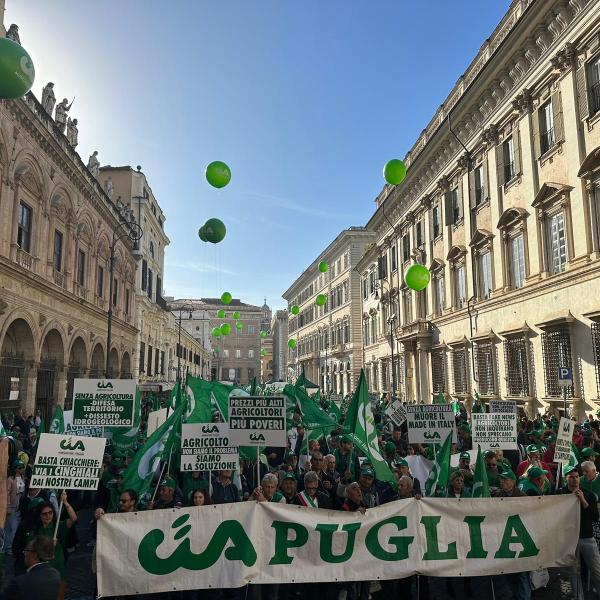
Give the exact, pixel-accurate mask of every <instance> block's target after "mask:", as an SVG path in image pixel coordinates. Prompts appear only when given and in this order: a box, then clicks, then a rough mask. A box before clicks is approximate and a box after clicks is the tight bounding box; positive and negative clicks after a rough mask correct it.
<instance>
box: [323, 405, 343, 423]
mask: <svg viewBox="0 0 600 600" xmlns="http://www.w3.org/2000/svg"><path fill="white" fill-rule="evenodd" d="M326 412H327V414H328V415H329V416H330V417H331V419H332V420H333V421H335V422H336V423H341V421H342V413H341V412H340V409H339V408H338V405H337V404H336V403H335V402H334V401H333V400H330V401H329V406H328V407H327V411H326Z"/></svg>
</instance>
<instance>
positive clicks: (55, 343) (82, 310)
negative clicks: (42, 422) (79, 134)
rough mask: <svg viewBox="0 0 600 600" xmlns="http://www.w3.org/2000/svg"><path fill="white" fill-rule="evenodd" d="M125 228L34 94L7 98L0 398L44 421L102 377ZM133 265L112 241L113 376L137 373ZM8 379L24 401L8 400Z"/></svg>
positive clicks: (127, 251)
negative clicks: (87, 380)
mask: <svg viewBox="0 0 600 600" xmlns="http://www.w3.org/2000/svg"><path fill="white" fill-rule="evenodd" d="M127 227H128V225H127V224H126V223H125V218H124V216H123V213H121V212H119V211H118V209H117V206H116V205H115V203H114V202H113V201H112V200H111V198H110V197H109V196H108V195H107V194H106V193H105V192H104V190H103V189H102V187H101V186H100V184H99V183H98V181H97V180H96V178H95V177H94V176H93V175H92V174H91V173H90V171H89V170H88V169H87V167H86V166H85V165H84V163H83V162H82V161H81V158H80V157H79V155H78V154H77V152H75V150H74V149H73V148H72V147H71V146H70V145H69V144H68V142H67V139H66V137H65V136H64V135H63V134H62V133H61V132H60V130H59V129H58V128H57V127H56V124H55V122H54V120H53V119H52V118H51V116H50V115H48V114H47V113H46V112H45V111H44V110H43V108H42V106H41V104H40V103H39V102H38V100H37V99H36V98H35V96H34V95H33V94H31V93H29V94H27V96H26V97H25V98H22V99H19V100H12V101H7V100H5V101H1V102H0V400H1V401H2V411H3V412H8V411H13V410H15V409H17V408H19V407H20V408H23V409H25V410H26V411H27V412H28V413H30V412H33V411H34V410H40V412H41V413H42V415H44V416H46V415H48V414H49V413H50V411H51V410H52V407H53V405H54V404H56V403H60V404H63V403H64V404H66V406H67V407H69V405H70V403H71V396H72V385H73V380H74V379H75V378H77V377H88V376H89V377H94V376H100V377H103V376H104V373H105V366H106V365H105V363H106V353H107V348H106V344H107V309H108V302H109V301H110V300H111V299H109V298H108V283H109V282H108V272H109V268H108V261H109V255H110V252H109V248H110V246H111V243H112V241H113V234H114V232H115V231H119V232H122V231H124V229H126V228H127ZM135 276H136V259H135V257H134V254H133V246H132V243H131V242H130V241H129V239H128V238H122V239H120V240H118V241H117V242H116V244H115V269H114V278H115V280H116V282H117V290H118V291H117V293H116V294H115V295H114V297H113V299H112V301H113V310H114V318H113V333H112V344H111V348H110V349H108V352H109V357H110V362H109V375H112V376H114V377H131V376H132V369H133V355H134V351H135V347H136V335H137V330H136V327H135ZM11 377H15V378H18V381H19V383H18V385H19V399H18V400H17V401H12V402H11V401H9V395H10V394H9V391H10V384H11Z"/></svg>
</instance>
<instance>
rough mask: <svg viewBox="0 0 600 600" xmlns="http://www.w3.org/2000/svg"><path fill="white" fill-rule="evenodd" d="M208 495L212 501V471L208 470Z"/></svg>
mask: <svg viewBox="0 0 600 600" xmlns="http://www.w3.org/2000/svg"><path fill="white" fill-rule="evenodd" d="M208 495H209V496H210V499H211V501H212V471H209V472H208Z"/></svg>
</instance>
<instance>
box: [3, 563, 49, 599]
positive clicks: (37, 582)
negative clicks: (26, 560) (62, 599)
mask: <svg viewBox="0 0 600 600" xmlns="http://www.w3.org/2000/svg"><path fill="white" fill-rule="evenodd" d="M59 586H60V574H59V572H58V571H57V570H56V569H53V568H52V567H51V566H50V565H49V564H48V563H39V564H37V565H35V566H34V567H32V569H31V570H30V571H28V572H27V573H24V574H23V575H18V576H17V577H15V578H14V579H13V580H12V581H11V582H10V583H9V584H8V587H7V588H6V589H5V590H4V593H3V594H2V595H0V599H1V600H31V598H35V600H56V596H57V594H58V588H59Z"/></svg>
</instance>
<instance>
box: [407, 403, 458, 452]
mask: <svg viewBox="0 0 600 600" xmlns="http://www.w3.org/2000/svg"><path fill="white" fill-rule="evenodd" d="M405 408H406V425H407V427H408V441H409V442H410V443H411V444H433V443H436V444H443V443H444V440H445V439H446V438H447V437H448V434H449V433H452V434H453V437H454V438H455V437H456V427H455V422H456V421H455V419H454V410H453V409H452V405H451V404H407V405H406V407H405Z"/></svg>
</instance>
